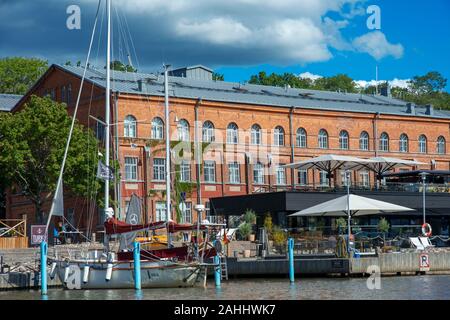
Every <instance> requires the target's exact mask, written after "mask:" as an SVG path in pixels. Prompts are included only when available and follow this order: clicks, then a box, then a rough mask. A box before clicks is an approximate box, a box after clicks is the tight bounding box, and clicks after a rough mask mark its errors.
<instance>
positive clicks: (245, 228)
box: [238, 222, 252, 239]
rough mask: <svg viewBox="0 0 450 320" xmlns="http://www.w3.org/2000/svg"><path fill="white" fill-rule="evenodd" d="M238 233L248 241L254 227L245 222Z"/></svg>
mask: <svg viewBox="0 0 450 320" xmlns="http://www.w3.org/2000/svg"><path fill="white" fill-rule="evenodd" d="M238 231H239V235H240V236H241V238H242V239H248V237H249V235H250V233H251V232H252V226H251V225H250V224H248V223H247V222H244V223H242V224H241V225H240V226H239V229H238Z"/></svg>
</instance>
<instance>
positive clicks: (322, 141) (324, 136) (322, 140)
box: [317, 129, 328, 149]
mask: <svg viewBox="0 0 450 320" xmlns="http://www.w3.org/2000/svg"><path fill="white" fill-rule="evenodd" d="M317 139H318V144H319V149H328V132H327V131H326V130H325V129H320V131H319V135H318V137H317Z"/></svg>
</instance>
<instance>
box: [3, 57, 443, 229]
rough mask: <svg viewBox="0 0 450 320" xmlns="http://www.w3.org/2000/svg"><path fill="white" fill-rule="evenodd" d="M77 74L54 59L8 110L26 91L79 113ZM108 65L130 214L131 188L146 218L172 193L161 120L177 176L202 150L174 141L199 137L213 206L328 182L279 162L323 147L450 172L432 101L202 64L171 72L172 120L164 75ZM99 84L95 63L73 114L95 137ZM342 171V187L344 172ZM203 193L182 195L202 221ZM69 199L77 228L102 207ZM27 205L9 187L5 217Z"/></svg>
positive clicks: (159, 214)
mask: <svg viewBox="0 0 450 320" xmlns="http://www.w3.org/2000/svg"><path fill="white" fill-rule="evenodd" d="M82 72H83V69H82V68H79V67H72V66H59V65H53V66H51V67H50V68H49V70H48V71H47V72H46V73H45V75H44V76H43V77H42V78H41V79H40V80H39V81H38V82H37V83H36V85H35V86H34V87H33V88H32V89H31V90H30V91H29V92H28V93H27V94H26V95H25V96H24V98H23V99H22V100H21V101H20V102H19V103H18V104H17V106H16V107H15V108H14V110H13V111H14V112H15V111H17V110H20V108H22V107H23V105H24V103H25V102H26V101H27V99H28V98H29V96H30V95H31V94H36V95H40V96H43V95H46V94H48V95H50V96H51V97H53V98H54V99H55V100H56V101H60V102H66V103H67V109H68V112H69V113H73V111H74V105H75V101H76V96H77V94H78V91H79V87H80V81H81V76H82ZM112 74H113V78H114V81H113V84H112V91H113V94H112V96H113V97H112V100H111V101H112V102H113V104H114V105H113V106H112V108H111V119H112V122H113V123H114V125H113V126H112V130H111V131H112V133H113V139H112V142H113V145H114V146H113V148H114V152H116V153H118V159H119V162H120V165H121V173H122V181H121V184H120V190H119V191H120V193H121V199H120V207H121V208H122V212H123V211H124V210H123V209H124V208H125V207H126V203H127V201H128V200H129V198H130V196H131V194H133V193H136V194H138V195H139V196H141V197H143V198H144V199H146V200H145V201H144V202H145V204H144V211H145V215H146V220H147V221H151V220H153V221H154V220H158V219H161V218H163V216H164V212H165V211H164V210H165V204H164V199H163V193H162V192H161V191H162V190H165V181H164V177H165V176H164V163H165V162H164V161H165V160H164V158H165V154H164V139H165V137H164V132H165V130H164V126H165V125H170V132H171V137H170V138H171V141H173V143H172V145H173V147H174V155H173V156H174V158H173V159H174V160H173V161H174V163H176V165H175V166H174V169H176V170H175V171H177V172H179V179H180V180H183V181H191V182H194V183H195V182H196V181H197V174H196V167H195V161H193V160H192V159H197V158H196V156H195V155H192V154H191V153H190V152H189V150H188V149H191V148H192V144H191V143H185V144H177V143H175V142H176V141H180V140H181V141H190V142H196V141H199V140H200V141H203V144H202V145H203V148H205V147H206V150H204V152H203V155H202V157H203V159H202V161H201V163H202V165H201V176H200V182H201V188H200V198H201V202H202V203H203V204H206V206H207V207H208V199H209V198H211V197H218V196H222V195H239V194H247V193H254V192H261V191H266V190H269V189H270V190H274V189H284V188H289V187H292V186H296V187H297V186H305V185H309V186H310V187H319V186H321V185H326V184H327V180H326V179H327V177H326V176H325V175H324V174H323V173H321V172H318V171H317V170H309V171H308V172H297V170H292V171H291V170H287V169H282V168H279V166H278V165H279V164H287V163H291V162H294V161H299V160H302V159H306V158H308V157H313V156H318V155H322V154H331V153H332V154H343V155H353V156H358V157H363V158H369V157H373V156H389V157H398V158H402V159H410V160H418V161H421V162H424V163H426V165H424V166H423V167H422V168H420V169H442V170H449V169H450V154H449V152H448V141H449V140H450V113H448V112H445V111H440V110H434V109H433V107H432V106H420V107H419V106H414V105H412V104H407V103H406V102H404V101H400V100H397V99H393V98H390V97H385V96H372V95H364V94H350V93H343V92H341V93H338V92H324V91H315V90H307V89H292V88H280V87H269V86H259V85H250V84H239V83H229V82H220V81H213V80H212V77H211V70H209V69H207V68H204V67H202V66H196V67H192V68H184V69H178V70H176V71H174V72H173V73H172V76H171V77H170V89H169V90H170V91H169V95H170V109H171V112H170V122H169V123H168V124H166V123H165V122H164V86H163V80H164V79H163V77H162V76H161V75H154V74H141V73H137V74H135V73H123V72H113V73H112ZM104 88H105V72H104V70H95V69H88V71H87V78H86V82H85V85H84V88H83V92H82V97H81V102H80V109H79V113H78V119H79V120H80V122H81V123H83V124H85V125H86V126H89V127H91V128H93V129H94V130H96V132H97V134H98V136H99V138H102V135H103V131H102V128H101V126H99V125H98V124H97V123H96V121H95V120H93V119H92V118H91V117H89V116H90V115H91V116H93V117H96V118H99V119H103V118H104V100H105V90H104ZM196 128H197V133H198V134H197V136H198V139H197V138H196V135H195V131H196ZM116 142H118V144H117V143H116ZM211 142H213V143H211ZM208 143H209V144H208ZM161 147H162V148H161ZM182 147H183V148H184V151H183V152H179V150H180V149H181V148H182ZM160 148H161V150H158V149H160ZM191 151H193V150H191ZM183 157H184V158H185V160H184V161H182V159H181V158H183ZM178 160H179V162H177V161H178ZM405 169H407V168H405ZM335 177H336V179H335V180H336V181H335V182H336V183H337V184H339V183H340V180H341V179H340V173H339V172H337V173H336V174H335ZM352 179H353V183H354V184H364V185H373V184H374V182H375V177H374V176H373V174H372V173H367V172H354V173H353V176H352ZM197 192H198V190H197V189H196V188H195V187H194V188H193V190H192V192H190V193H188V194H187V197H186V204H187V210H186V212H185V214H184V218H183V220H184V221H187V222H189V221H194V220H195V219H196V214H195V212H194V210H193V208H194V204H196V203H197V198H198V196H199V195H198V193H197ZM118 193H119V192H118ZM65 206H66V208H65V210H66V211H67V212H66V213H68V215H70V216H72V217H73V219H75V220H74V222H75V223H77V224H78V225H79V226H81V227H83V226H86V225H87V223H88V222H87V219H91V218H92V217H90V216H89V214H87V212H88V211H89V210H91V214H92V212H93V210H94V209H93V208H94V207H95V206H94V205H93V204H90V203H87V202H86V201H85V200H83V199H70V200H69V199H68V201H66V203H65ZM32 210H34V209H33V207H32V206H31V204H30V203H29V202H28V201H27V199H25V198H23V197H21V196H20V195H12V194H10V195H8V199H7V216H8V217H20V216H21V215H23V214H28V215H29V214H30V213H31V212H32ZM95 210H96V209H95Z"/></svg>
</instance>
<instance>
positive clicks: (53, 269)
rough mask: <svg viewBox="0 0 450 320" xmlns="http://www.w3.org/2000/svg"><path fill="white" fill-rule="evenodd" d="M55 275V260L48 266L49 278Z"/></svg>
mask: <svg viewBox="0 0 450 320" xmlns="http://www.w3.org/2000/svg"><path fill="white" fill-rule="evenodd" d="M55 275H56V262H53V263H52V266H51V268H50V279H52V280H53V279H54V278H55Z"/></svg>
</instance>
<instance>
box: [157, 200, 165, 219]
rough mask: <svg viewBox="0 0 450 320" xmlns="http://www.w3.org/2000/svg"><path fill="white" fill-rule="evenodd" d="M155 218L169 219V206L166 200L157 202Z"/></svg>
mask: <svg viewBox="0 0 450 320" xmlns="http://www.w3.org/2000/svg"><path fill="white" fill-rule="evenodd" d="M155 220H156V221H167V208H166V203H165V202H164V201H157V202H156V203H155Z"/></svg>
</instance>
